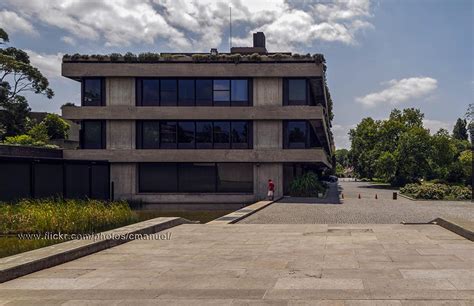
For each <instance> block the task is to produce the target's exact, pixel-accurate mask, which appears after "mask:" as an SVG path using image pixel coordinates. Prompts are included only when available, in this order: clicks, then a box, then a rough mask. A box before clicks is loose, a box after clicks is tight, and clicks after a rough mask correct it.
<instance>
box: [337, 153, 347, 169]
mask: <svg viewBox="0 0 474 306" xmlns="http://www.w3.org/2000/svg"><path fill="white" fill-rule="evenodd" d="M336 163H337V164H339V165H341V166H342V167H343V168H347V167H349V166H350V161H349V150H347V149H338V150H336Z"/></svg>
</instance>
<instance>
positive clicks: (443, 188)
mask: <svg viewBox="0 0 474 306" xmlns="http://www.w3.org/2000/svg"><path fill="white" fill-rule="evenodd" d="M400 192H401V193H403V194H406V195H409V196H412V197H414V198H415V199H425V200H469V199H471V196H472V189H471V188H469V187H464V186H456V185H451V186H450V185H446V184H433V183H424V184H407V185H405V187H402V188H400Z"/></svg>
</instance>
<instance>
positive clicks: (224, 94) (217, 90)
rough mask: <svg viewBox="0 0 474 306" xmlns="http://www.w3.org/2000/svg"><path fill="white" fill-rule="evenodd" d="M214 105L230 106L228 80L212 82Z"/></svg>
mask: <svg viewBox="0 0 474 306" xmlns="http://www.w3.org/2000/svg"><path fill="white" fill-rule="evenodd" d="M214 105H215V106H228V105H230V80H214Z"/></svg>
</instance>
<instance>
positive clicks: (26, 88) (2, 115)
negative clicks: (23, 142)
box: [0, 28, 54, 136]
mask: <svg viewBox="0 0 474 306" xmlns="http://www.w3.org/2000/svg"><path fill="white" fill-rule="evenodd" d="M0 40H2V43H1V44H5V43H7V42H8V41H9V37H8V34H7V33H6V32H5V31H4V30H3V29H1V28H0ZM27 92H33V93H35V94H43V95H45V96H46V97H47V98H48V99H51V98H52V97H53V96H54V92H53V90H52V89H51V88H50V87H49V82H48V79H47V78H46V77H45V76H43V74H42V73H41V72H40V71H39V70H38V69H37V68H35V67H33V66H32V65H31V62H30V58H29V56H28V54H27V53H26V52H25V51H23V50H20V49H17V48H14V47H8V48H3V49H0V122H1V125H2V129H3V130H4V132H5V133H4V135H3V136H10V135H16V134H18V133H24V132H26V131H25V126H26V121H27V114H28V112H29V107H28V102H27V100H26V98H25V97H24V94H25V93H27Z"/></svg>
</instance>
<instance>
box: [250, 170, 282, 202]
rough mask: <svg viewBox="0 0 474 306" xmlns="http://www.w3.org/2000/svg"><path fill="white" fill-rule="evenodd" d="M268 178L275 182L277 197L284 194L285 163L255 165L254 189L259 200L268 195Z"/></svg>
mask: <svg viewBox="0 0 474 306" xmlns="http://www.w3.org/2000/svg"><path fill="white" fill-rule="evenodd" d="M268 179H272V180H273V183H274V184H275V193H274V196H275V198H278V197H281V196H283V164H281V163H261V164H256V165H254V191H255V196H256V198H257V200H263V199H266V197H267V192H268Z"/></svg>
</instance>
